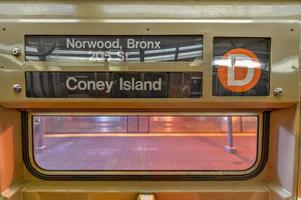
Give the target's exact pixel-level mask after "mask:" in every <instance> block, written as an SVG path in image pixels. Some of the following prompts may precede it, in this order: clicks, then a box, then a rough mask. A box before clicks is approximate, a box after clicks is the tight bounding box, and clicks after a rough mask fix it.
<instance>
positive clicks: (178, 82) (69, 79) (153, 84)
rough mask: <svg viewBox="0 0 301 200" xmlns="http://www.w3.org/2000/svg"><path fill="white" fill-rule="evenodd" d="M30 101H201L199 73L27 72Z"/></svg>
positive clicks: (200, 75)
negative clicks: (61, 99) (125, 99)
mask: <svg viewBox="0 0 301 200" xmlns="http://www.w3.org/2000/svg"><path fill="white" fill-rule="evenodd" d="M25 76H26V96H27V97H29V98H200V97H201V96H202V82H203V81H202V80H203V74H202V73H201V72H26V75H25Z"/></svg>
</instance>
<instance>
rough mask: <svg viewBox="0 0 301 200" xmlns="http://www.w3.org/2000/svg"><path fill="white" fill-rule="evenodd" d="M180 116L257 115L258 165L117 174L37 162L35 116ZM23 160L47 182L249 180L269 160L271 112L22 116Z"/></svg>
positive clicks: (112, 113)
mask: <svg viewBox="0 0 301 200" xmlns="http://www.w3.org/2000/svg"><path fill="white" fill-rule="evenodd" d="M170 114H172V115H177V116H185V115H186V116H189V115H194V116H197V115H200V116H229V115H231V116H257V118H258V126H257V152H256V161H255V163H254V164H253V165H252V166H251V167H250V168H248V169H246V170H223V171H222V170H202V171H194V170H193V171H192V170H190V171H189V170H185V171H184V170H180V171H179V170H177V171H176V170H173V171H167V170H161V171H159V170H158V171H157V170H156V171H138V170H135V171H133V170H132V171H128V170H126V171H125V170H124V171H117V170H106V171H105V170H45V169H42V168H41V167H39V166H38V164H37V163H36V162H35V159H34V148H33V116H34V115H45V116H49V115H69V116H70V115H79V116H80V115H81V116H83V115H113V116H114V115H118V116H122V115H170ZM21 116H22V140H23V146H22V149H23V160H24V164H25V166H26V168H27V170H28V171H29V172H30V173H31V174H32V175H34V176H36V177H37V178H40V179H44V180H247V179H250V178H253V177H256V176H257V175H259V174H260V173H261V172H262V170H263V169H264V167H265V164H266V162H267V157H268V141H269V112H267V111H265V112H259V111H258V112H252V111H251V112H250V111H246V112H232V111H225V112H139V111H131V112H118V111H115V112H114V111H112V112H85V113H83V112H26V111H23V112H22V114H21Z"/></svg>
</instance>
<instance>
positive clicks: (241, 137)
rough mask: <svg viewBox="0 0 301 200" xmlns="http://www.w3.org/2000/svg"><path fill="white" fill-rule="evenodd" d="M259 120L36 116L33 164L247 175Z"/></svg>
mask: <svg viewBox="0 0 301 200" xmlns="http://www.w3.org/2000/svg"><path fill="white" fill-rule="evenodd" d="M259 119H260V115H256V114H254V115H253V114H251V115H249V114H248V115H237V114H235V115H196V114H185V115H184V114H182V115H181V114H179V115H177V114H158V115H157V114H155V115H154V114H148V115H141V114H137V115H135V114H120V115H118V114H117V115H112V114H110V115H106V114H104V115H94V114H93V115H62V114H60V115H43V114H34V115H32V118H31V120H32V122H31V123H32V126H31V127H32V136H31V137H32V138H31V140H30V141H31V142H30V143H31V144H32V145H31V146H32V148H33V149H32V152H33V160H34V163H35V164H36V165H37V167H39V168H40V169H42V170H48V171H49V170H51V171H68V170H72V171H77V170H79V171H98V172H99V171H147V173H151V172H153V171H155V172H156V171H168V172H169V171H171V172H176V171H182V172H183V171H199V172H207V171H246V170H250V169H251V168H252V167H254V165H256V163H258V161H259V160H260V159H261V158H260V151H259V148H260V147H261V145H260V144H259V143H261V140H260V133H259V132H260V131H258V130H260V128H259V126H260V123H259V122H260V120H259Z"/></svg>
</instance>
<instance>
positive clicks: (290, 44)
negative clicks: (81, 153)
mask: <svg viewBox="0 0 301 200" xmlns="http://www.w3.org/2000/svg"><path fill="white" fill-rule="evenodd" d="M300 20H301V2H298V1H173V0H170V1H169V0H168V1H167V0H166V1H140V0H138V1H134V0H133V1H90V0H89V1H1V2H0V66H1V67H0V199H1V200H2V199H3V200H5V199H7V200H19V199H20V200H21V199H23V200H50V199H64V200H65V199H66V200H70V199H78V200H98V199H102V200H115V199H116V200H117V199H120V200H132V199H133V200H134V199H141V200H142V199H157V200H172V199H175V200H177V199H178V200H179V199H181V200H184V199H185V200H196V199H198V200H205V199H212V200H213V199H218V200H230V199H237V200H251V199H252V200H254V199H256V200H285V199H287V200H289V199H290V200H292V199H299V198H301V190H300V188H301V179H300V172H301V171H300V170H301V168H300V156H301V148H300V137H299V136H300V130H299V125H300V80H301V76H300V70H299V66H300V65H299V63H300V61H301V60H300V37H301V34H300V33H301V32H300V31H301V25H300ZM139 38H140V39H139ZM141 38H142V39H141ZM147 38H148V39H147ZM49 41H50V43H51V42H54V43H56V46H55V47H54V49H52V50H51V51H52V53H50V54H49V55H47V56H45V54H46V53H45V52H42V50H40V49H39V48H40V47H37V48H36V46H35V45H36V44H37V43H39V45H40V44H42V43H43V42H45V43H47V42H49ZM108 41H109V42H108ZM181 41H188V43H189V42H190V41H194V42H195V41H197V42H196V43H194V44H193V45H192V46H185V44H184V43H183V44H184V46H180V47H175V50H173V48H174V47H169V46H168V45H170V44H173V43H181ZM43 45H44V43H43ZM47 45H48V43H47V44H46V45H45V46H44V47H45V48H48V46H47ZM64 45H65V46H64ZM125 45H127V46H126V47H125ZM181 45H182V43H181ZM229 45H230V46H231V45H233V46H234V47H233V48H232V47H231V48H228V47H229ZM115 47H116V49H119V50H120V52H121V53H120V52H117V53H116V54H117V56H116V57H114V56H113V53H112V54H107V53H106V52H107V50H108V51H109V50H110V52H111V51H112V49H113V52H114V51H115V50H114V48H115ZM162 48H165V49H163V50H162ZM191 48H196V49H198V50H194V51H189V49H191ZM220 48H225V49H222V50H220ZM227 48H228V49H227ZM91 49H92V50H91ZM93 49H94V50H95V49H106V52H105V53H103V52H102V51H98V50H97V51H94V50H93ZM121 49H122V51H121ZM137 49H138V50H137ZM136 50H137V52H139V55H140V57H139V58H136V57H135V55H137V54H138V53H137V52H136ZM159 50H162V51H159ZM81 51H87V52H88V56H89V57H85V56H82V57H80V56H74V54H75V55H79V54H80V55H81V53H80V52H81ZM116 51H117V50H116ZM156 51H157V52H159V53H157V54H156ZM169 51H176V53H175V55H174V54H173V58H172V59H173V60H168V59H169V58H168V56H167V55H166V56H163V57H160V55H161V54H160V52H161V53H162V55H163V54H164V55H165V53H166V52H169ZM177 51H178V52H177ZM154 52H155V53H154ZM72 53H73V55H71V54H72ZM84 53H85V52H84ZM84 53H82V54H84ZM152 53H154V54H156V56H157V57H156V56H153V57H152V56H150V57H147V54H152ZM69 54H70V55H71V56H70V55H69ZM159 54H160V55H159ZM196 54H197V55H196ZM62 55H63V56H62ZM168 55H169V54H168ZM237 55H238V56H237ZM64 56H65V57H64ZM68 56H69V57H68ZM72 56H74V57H72ZM99 56H100V57H99ZM131 56H132V57H131ZM181 56H182V57H181ZM189 56H192V57H189ZM231 56H232V57H231ZM233 56H234V57H235V56H236V57H235V58H234V60H233ZM70 57H71V58H70ZM108 57H109V59H108ZM113 58H115V60H114V59H113ZM161 58H164V59H166V60H164V59H163V60H160V59H161ZM131 59H132V60H131ZM135 59H138V60H135ZM152 59H154V60H152ZM156 59H159V60H156ZM229 59H230V61H233V62H234V64H233V62H232V63H231V62H230V61H229ZM231 59H232V60H231ZM239 59H242V60H243V61H241V63H240V65H247V66H249V68H248V69H245V70H242V71H241V73H244V74H245V75H241V77H240V79H241V80H240V81H239V80H234V79H235V75H234V77H232V76H231V73H234V74H235V73H236V71H235V69H231V68H225V67H224V68H223V67H222V66H225V65H228V64H229V65H231V66H232V67H233V66H235V62H240V61H239ZM237 60H238V61H237ZM246 60H247V61H246ZM228 61H229V62H228ZM227 63H228V64H227ZM250 66H251V67H250ZM231 70H232V71H231ZM137 74H138V75H137ZM75 75H76V76H75ZM136 75H137V76H136ZM83 76H87V77H95V76H97V77H98V78H97V79H93V78H92V79H93V80H92V79H91V80H92V81H91V80H90V79H88V81H86V82H85V81H80V80H82V79H81V78H82V77H83ZM127 76H130V78H129V79H126V78H125V77H127ZM142 76H143V77H144V78H141V81H140V82H137V81H136V79H138V78H139V77H142ZM45 77H47V78H45ZM103 77H106V78H103ZM114 77H115V78H116V77H117V78H116V80H117V79H118V80H119V82H118V84H117V86H120V88H119V89H118V92H115V93H114V90H115V89H116V88H115V87H117V86H116V85H114V84H115V83H116V82H114V81H116V80H115V79H114ZM137 77H138V78H137ZM147 77H149V79H147ZM154 77H155V78H154ZM187 77H188V78H187ZM135 78H136V79H135ZM54 79H55V80H56V81H53V80H54ZM125 79H126V81H127V82H126V81H125ZM166 79H168V80H169V83H168V85H167V86H166V85H164V84H165V83H166V82H164V81H165V80H166ZM232 79H233V80H232ZM259 79H260V80H259ZM60 80H64V81H63V82H60ZM95 80H97V81H95ZM111 80H114V81H113V82H110V81H111ZM139 80H140V79H139ZM146 80H147V81H146ZM171 80H173V82H171ZM200 80H201V82H200ZM231 81H232V82H231ZM259 82H260V83H259ZM180 83H181V84H182V85H181V88H180V89H179V88H178V85H180ZM62 84H66V85H65V86H64V88H63V89H62V91H58V90H57V88H58V87H61V85H62ZM111 84H112V85H111ZM185 84H186V85H185ZM187 84H188V86H187ZM193 84H196V85H193ZM235 84H236V85H235ZM258 84H260V85H258ZM40 85H42V86H41V88H42V89H41V88H40V89H39V87H40ZM179 87H180V86H179ZM49 88H52V89H51V90H50V89H49ZM114 88H115V89H114ZM161 88H165V90H166V91H165V90H164V91H165V92H164V91H163V92H161ZM48 89H49V91H48ZM66 90H68V92H67V93H68V94H66V92H65V91H66ZM88 90H89V93H88V94H86V93H84V94H83V92H82V91H88ZM141 90H143V91H144V90H148V91H150V92H149V93H146V92H145V93H143V92H141V93H139V92H137V91H141ZM167 90H168V91H167ZM95 91H98V92H99V93H97V92H95ZM133 91H136V92H137V93H135V92H133ZM133 93H135V94H133ZM78 97H80V98H78ZM45 116H48V117H49V116H50V117H49V119H45V120H44V119H43V117H44V118H45ZM51 116H56V118H55V119H52V118H51ZM61 116H69V117H70V116H73V117H74V119H63V120H66V123H67V124H68V123H69V124H70V126H72V127H73V126H76V127H79V128H80V127H81V125H80V123H81V122H80V121H76V120H77V117H79V116H106V117H108V116H109V117H108V118H109V119H110V116H119V118H118V119H120V120H123V118H122V117H124V116H126V117H127V118H126V119H125V118H124V119H125V121H122V123H123V122H124V123H126V124H127V133H118V134H119V135H118V134H117V135H118V136H123V137H129V138H130V137H132V135H130V133H129V132H131V130H132V129H133V130H134V129H135V131H136V132H137V130H138V132H139V131H140V132H141V133H142V135H143V137H144V141H146V140H147V139H145V138H146V137H148V138H151V137H158V135H156V134H157V133H155V132H156V131H158V130H157V129H156V127H157V125H158V119H161V118H160V117H162V116H175V118H164V120H167V119H174V120H177V119H178V118H177V117H179V119H180V118H181V119H184V118H185V117H191V116H196V117H200V116H201V117H205V118H206V117H209V118H208V120H209V121H208V123H207V121H206V120H207V118H206V119H205V121H206V123H207V125H208V124H210V123H211V122H210V120H212V117H216V116H221V117H222V118H221V122H220V123H226V120H230V118H229V116H232V118H231V120H233V126H234V127H235V126H236V125H235V124H238V123H242V124H245V125H244V126H245V127H248V126H251V125H250V124H252V123H253V122H256V123H257V124H256V123H255V124H256V128H254V127H253V129H252V131H255V132H254V134H255V135H256V138H255V139H254V145H255V146H254V149H256V152H255V153H254V154H252V156H253V157H252V158H253V159H254V163H253V165H250V166H249V168H248V167H246V168H244V169H243V168H241V169H240V168H237V169H236V168H235V167H234V168H233V169H232V168H231V170H228V169H226V168H225V169H222V170H220V169H219V165H217V166H215V167H216V168H213V169H212V170H210V169H208V168H204V169H205V170H198V168H197V169H194V168H193V169H190V168H189V169H187V168H185V167H186V166H185V167H183V168H177V169H175V170H174V169H167V168H164V167H163V168H162V169H159V170H153V169H152V168H145V169H142V170H141V169H140V168H139V169H138V168H137V169H136V168H132V169H131V170H123V169H117V170H113V169H106V170H97V168H93V169H92V170H85V169H80V170H74V169H73V168H70V169H69V168H64V169H63V170H61V169H60V170H51V169H50V168H47V167H44V168H43V167H39V165H40V166H41V165H42V164H41V162H42V161H41V162H40V164H39V161H38V160H35V159H38V157H35V156H36V154H37V150H35V149H34V148H35V147H33V145H35V144H36V143H38V147H41V148H43V141H42V142H41V143H40V141H39V139H40V138H39V137H40V136H36V134H34V132H35V127H36V126H35V124H37V123H40V124H41V123H42V122H43V120H44V122H45V123H46V122H47V123H54V125H49V126H47V127H46V126H45V127H46V128H45V129H47V130H50V129H51V130H52V131H53V132H51V133H47V134H46V133H45V134H46V136H45V137H46V138H53V140H56V139H57V138H61V137H70V138H73V137H74V136H72V135H71V134H69V133H64V135H63V136H62V135H60V134H61V133H58V132H55V131H57V130H59V131H60V128H59V125H58V122H57V121H56V120H58V119H61V118H60V117H61ZM137 116H138V117H137ZM250 116H251V117H250ZM252 116H253V118H252ZM210 117H211V118H210ZM227 117H228V118H227ZM239 117H242V118H239ZM244 117H245V118H244ZM71 118H72V117H71ZM92 118H93V117H92ZM97 119H99V120H105V119H107V118H101V117H100V118H97ZM146 119H147V120H148V121H146ZM162 119H163V118H162ZM185 119H186V118H185ZM194 119H196V120H195V121H196V122H195V123H199V121H200V120H204V118H187V120H190V121H189V122H187V123H191V124H193V123H194V121H191V120H194ZM241 119H242V121H240V122H239V120H241ZM47 120H48V121H47ZM68 120H69V122H68ZM72 120H74V121H72ZM92 120H94V119H92ZM131 120H132V121H131ZM135 120H136V121H135ZM137 120H138V121H139V122H137ZM198 120H199V121H198ZM223 120H224V121H223ZM252 120H253V121H252ZM58 121H59V120H58ZM87 123H88V122H87ZM89 123H90V122H89ZM91 123H92V122H91ZM93 123H96V124H97V123H98V124H99V123H100V122H99V121H97V122H95V121H94V122H93ZM114 123H115V122H114ZM135 123H136V124H138V125H134V124H135ZM143 123H144V124H149V123H154V124H155V125H153V130H154V131H153V133H152V134H151V136H149V135H147V133H146V132H147V131H149V127H148V130H146V129H145V130H144V129H143V128H141V126H140V129H141V130H140V129H139V124H140V125H141V124H143ZM156 123H157V124H156ZM166 123H167V122H166ZM168 123H169V122H168ZM206 123H205V122H204V123H203V124H204V127H207V126H206ZM231 123H232V121H231ZM228 125H229V124H228ZM56 126H57V127H56ZM61 126H62V127H65V126H64V125H61ZM134 126H135V127H134ZM158 126H159V125H158ZM133 127H134V128H133ZM137 127H138V128H137ZM208 127H209V125H208ZM208 127H207V129H208V130H209V129H210V127H209V128H208ZM231 127H232V125H231ZM55 128H57V129H55ZM89 128H91V126H90V127H87V128H85V129H89ZM136 128H137V130H136ZM186 128H187V127H186ZM54 129H55V130H54ZM187 129H189V130H190V131H191V133H190V136H191V137H194V136H195V135H196V134H197V133H195V132H194V125H191V127H188V128H187ZM195 129H197V128H196V127H195ZM204 129H205V128H204ZM212 129H218V128H216V127H213V128H212ZM226 129H227V128H225V127H223V126H221V127H220V128H219V130H218V131H220V132H218V133H215V135H214V137H220V136H221V135H224V133H225V132H226V131H227V130H228V132H229V127H228V129H227V130H226ZM233 129H235V128H233ZM246 129H247V128H246ZM89 130H90V129H89ZM114 130H115V129H114ZM166 130H167V129H164V131H166ZM210 130H211V129H210ZM231 130H232V129H231ZM236 130H238V129H235V130H234V135H236V132H235V131H236ZM248 130H249V129H248ZM250 130H251V128H250ZM238 131H239V130H238ZM140 132H139V133H140ZM167 132H168V131H167ZM184 132H185V131H183V132H181V133H179V132H177V133H174V132H173V133H172V134H173V135H174V136H175V137H179V138H184V136H183V135H181V134H185V133H186V132H185V133H184ZM168 133H169V132H168ZM98 134H99V133H95V134H91V135H89V137H90V138H93V137H98ZM164 134H165V132H164ZM164 134H163V133H161V134H159V136H162V135H163V136H164V137H165V136H166V135H164ZM200 134H202V137H205V136H206V134H207V135H210V134H211V133H210V131H209V132H208V133H206V134H205V133H200ZM252 134H253V132H252ZM70 135H71V136H70ZM83 135H84V134H82V133H81V135H79V136H76V137H79V138H80V137H83ZM237 135H238V136H237V137H240V136H241V137H244V138H247V137H249V136H250V135H251V134H249V133H239V134H238V133H237ZM111 136H114V137H116V136H115V135H114V134H113V133H109V135H106V136H105V137H106V138H109V137H111ZM36 137H38V138H36ZM43 137H44V136H43ZM137 137H138V136H137ZM139 137H142V136H141V135H140V136H139ZM210 137H211V136H210ZM212 137H213V136H212ZM235 137H236V136H235ZM235 137H234V138H235ZM254 137H255V136H254ZM183 140H184V139H183ZM183 140H176V141H177V142H178V143H177V144H179V146H178V147H179V148H182V147H183V146H181V144H182V143H181V142H182V141H183ZM217 140H218V139H216V141H217ZM243 140H244V139H241V141H243ZM239 141H240V140H236V144H237V145H239V144H238V143H239ZM228 142H230V144H231V145H232V140H231V139H230V140H229V138H228ZM33 143H34V144H33ZM234 143H235V142H234ZM163 144H164V143H163ZM247 144H251V143H247ZM252 144H253V143H252ZM39 145H41V146H39ZM191 145H192V144H191ZM231 145H230V147H229V146H226V147H225V149H222V150H223V151H225V152H227V153H228V154H231V153H233V152H232V150H233V151H235V149H234V148H232V147H231ZM163 146H164V145H163ZM242 146H244V145H242ZM123 147H125V146H123ZM47 148H48V147H47ZM49 148H50V147H49ZM64 148H65V147H64ZM82 148H83V147H82ZM112 148H113V147H112ZM114 148H119V147H116V146H114ZM162 148H163V147H162ZM204 148H205V147H204ZM227 148H228V149H227ZM242 148H243V147H242ZM142 149H143V148H142ZM187 149H188V150H187ZM187 149H186V150H185V152H188V153H187V154H186V155H185V156H187V157H188V156H189V154H190V151H189V148H188V146H187ZM123 150H124V149H118V151H121V153H122V151H123ZM140 150H141V149H139V148H138V149H135V151H140ZM144 150H145V151H149V152H150V151H155V150H154V149H152V148H151V147H150V148H149V149H144ZM237 151H239V149H237ZM254 151H255V150H254ZM177 152H180V150H177ZM228 154H227V155H228ZM222 155H223V154H222ZM231 155H233V154H231ZM217 157H218V156H217ZM64 159H67V158H66V157H64ZM128 159H131V157H130V156H129V157H128ZM235 159H236V158H235ZM213 160H214V154H213ZM163 161H164V159H163ZM163 161H162V162H163ZM62 162H63V161H62ZM154 162H156V160H155V161H154ZM158 162H161V161H158ZM183 162H185V161H183ZM204 162H206V161H204ZM48 163H50V162H48ZM159 164H160V163H159ZM159 164H158V165H159ZM182 164H183V163H182ZM232 164H233V163H232ZM234 164H240V163H235V162H234ZM220 165H221V164H220ZM202 166H203V165H202ZM212 166H213V165H212Z"/></svg>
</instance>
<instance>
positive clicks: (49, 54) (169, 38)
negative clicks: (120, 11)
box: [25, 35, 203, 62]
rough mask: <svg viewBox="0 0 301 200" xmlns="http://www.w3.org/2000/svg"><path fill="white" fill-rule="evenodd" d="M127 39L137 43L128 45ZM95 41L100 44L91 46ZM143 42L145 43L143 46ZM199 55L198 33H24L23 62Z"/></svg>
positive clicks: (143, 59) (180, 58)
mask: <svg viewBox="0 0 301 200" xmlns="http://www.w3.org/2000/svg"><path fill="white" fill-rule="evenodd" d="M67 40H68V41H70V40H72V41H74V42H75V43H76V44H78V45H75V46H74V45H73V46H72V47H71V46H70V45H67ZM117 40H118V42H117ZM129 40H131V41H135V42H137V44H140V45H135V47H133V45H130V46H129ZM97 42H100V43H99V44H103V45H95V43H97ZM156 42H159V43H160V45H159V46H157V45H155V44H154V43H156ZM75 43H73V44H75ZM87 43H90V44H92V43H93V44H94V45H88V44H87ZM105 43H106V45H105ZM142 43H143V44H142ZM147 43H148V44H149V45H145V44H147ZM68 44H70V43H68ZM131 44H132V43H131ZM135 44H136V43H135ZM202 56H203V36H202V35H132V36H130V35H128V36H127V35H114V36H113V35H26V36H25V59H26V60H27V61H30V60H31V61H68V62H79V61H84V62H87V61H90V62H95V61H99V62H120V61H125V62H177V61H181V62H192V61H194V60H195V59H197V60H202Z"/></svg>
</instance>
